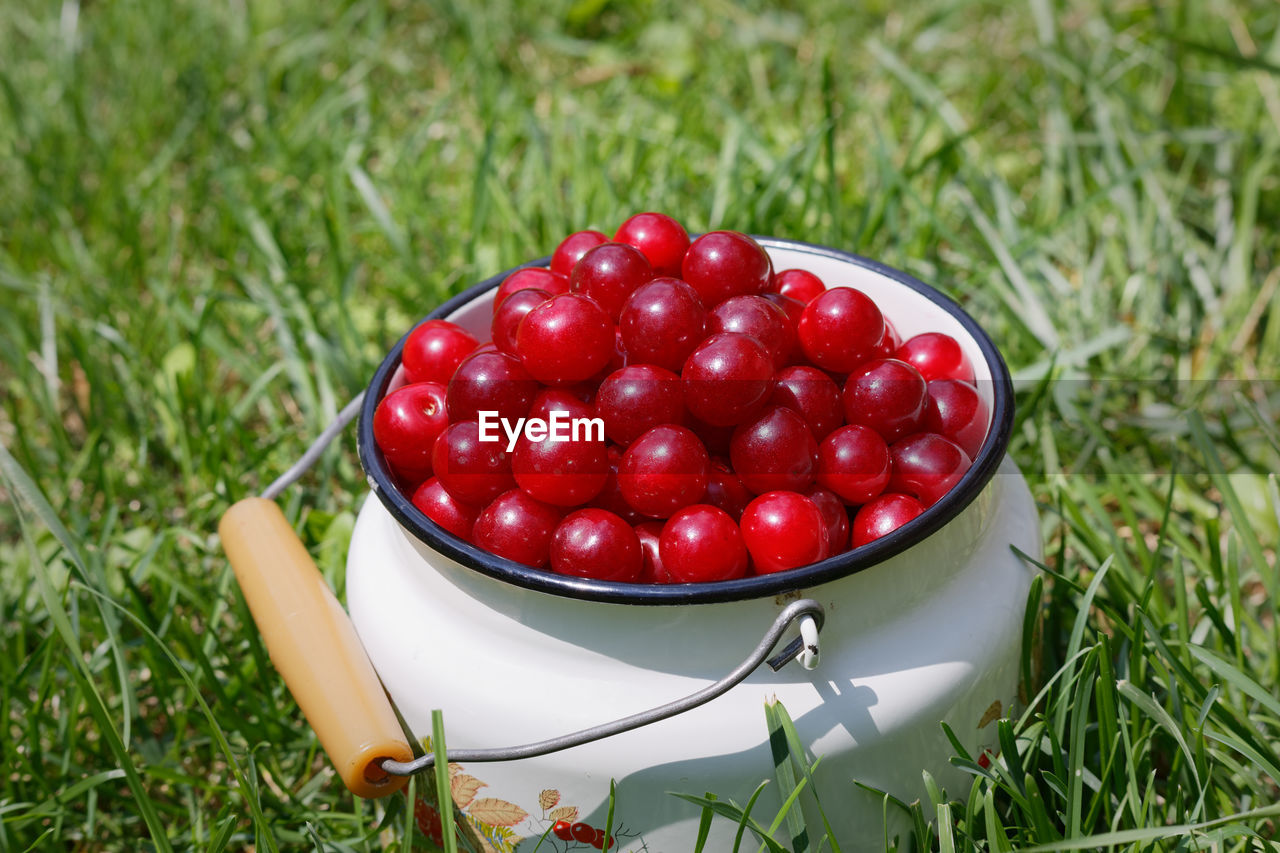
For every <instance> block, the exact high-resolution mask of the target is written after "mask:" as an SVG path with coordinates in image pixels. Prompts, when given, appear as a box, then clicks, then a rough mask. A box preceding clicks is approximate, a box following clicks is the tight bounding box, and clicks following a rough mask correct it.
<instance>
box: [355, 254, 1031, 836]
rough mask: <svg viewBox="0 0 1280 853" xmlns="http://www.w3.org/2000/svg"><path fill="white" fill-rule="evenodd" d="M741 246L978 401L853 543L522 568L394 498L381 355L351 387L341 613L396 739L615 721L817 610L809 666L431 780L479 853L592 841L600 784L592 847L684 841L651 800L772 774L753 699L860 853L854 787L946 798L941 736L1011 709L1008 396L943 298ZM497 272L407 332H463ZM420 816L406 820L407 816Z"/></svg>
mask: <svg viewBox="0 0 1280 853" xmlns="http://www.w3.org/2000/svg"><path fill="white" fill-rule="evenodd" d="M760 242H761V244H762V245H763V246H764V247H765V248H766V250H767V251H768V253H769V255H770V256H771V258H772V261H773V265H774V268H775V269H778V270H781V269H786V268H803V269H807V270H810V271H812V272H814V273H816V274H817V275H818V276H820V277H821V278H822V279H823V281H824V282H826V283H827V286H828V287H832V286H851V287H855V288H858V289H860V290H862V291H863V292H865V293H866V294H868V295H869V296H871V297H872V298H873V299H874V300H875V301H876V302H877V303H878V304H879V305H880V306H881V308H882V309H883V310H884V312H885V314H886V316H888V317H889V318H890V319H892V321H893V322H894V324H895V326H896V327H897V329H898V330H899V332H900V333H901V334H902V336H903V338H904V339H905V338H907V337H910V336H912V335H914V334H917V333H919V332H923V331H941V332H945V333H947V334H949V335H951V336H952V337H954V338H955V339H956V340H958V341H960V343H961V344H962V346H963V347H964V350H965V352H966V353H967V355H968V356H969V359H970V360H971V361H972V362H973V364H974V366H975V369H976V373H977V380H978V381H977V385H978V387H979V389H980V392H981V393H982V394H983V396H984V397H985V399H986V402H987V403H988V406H989V408H990V411H991V424H990V428H989V429H988V431H987V437H986V440H985V442H984V444H983V445H982V449H981V451H980V452H979V453H978V455H977V457H976V458H975V460H974V464H973V466H972V468H971V469H970V470H969V472H968V473H967V474H966V475H965V477H964V478H963V479H962V480H961V481H960V482H959V484H958V485H957V486H956V487H955V488H954V489H953V490H952V491H951V492H950V493H949V494H948V495H946V496H945V497H944V498H943V499H942V500H941V501H939V502H938V503H937V504H936V505H934V506H933V507H932V508H930V509H929V510H928V511H926V512H925V513H924V514H923V515H921V516H920V517H919V518H917V519H915V520H914V521H912V522H910V523H908V524H907V525H906V526H904V527H902V528H900V529H899V530H897V531H895V532H894V533H892V534H890V535H889V536H886V537H884V538H882V539H880V540H877V541H875V542H873V543H871V544H869V545H866V546H863V547H862V548H859V549H856V550H854V551H850V552H847V553H845V554H842V555H839V556H837V557H833V558H831V559H829V560H826V561H824V562H821V563H817V564H815V565H812V566H808V567H805V568H802V569H798V570H795V571H791V572H785V573H779V574H772V575H765V576H759V577H749V578H745V579H742V580H738V581H730V582H722V583H714V584H687V585H673V586H639V585H629V584H621V583H611V582H604V581H593V580H586V579H578V578H568V577H563V576H560V575H556V574H553V573H550V572H547V571H540V570H535V569H532V568H529V567H526V566H522V565H519V564H516V563H513V562H510V561H508V560H504V559H501V558H498V557H495V556H493V555H491V554H488V553H487V552H484V551H481V550H480V549H478V548H476V547H474V546H472V545H470V544H468V543H466V542H464V541H461V540H459V539H457V538H456V537H454V536H452V535H451V534H449V533H447V532H446V531H444V530H443V529H442V528H440V527H438V526H436V525H435V524H434V523H432V522H431V521H430V520H429V519H427V518H426V517H425V516H424V515H422V514H421V513H420V512H419V511H418V510H417V509H415V508H414V507H413V505H412V504H411V502H410V501H409V500H408V498H407V497H406V496H405V495H404V494H402V493H401V492H400V491H398V490H397V489H396V488H395V486H394V485H393V482H392V480H391V478H390V476H389V471H388V468H387V466H386V463H385V460H383V458H382V456H381V454H380V453H379V451H378V450H377V448H376V446H375V444H374V442H373V440H372V427H371V424H372V415H373V411H374V408H375V407H376V405H377V403H378V401H379V400H380V399H381V398H382V397H383V396H384V395H385V394H386V393H387V391H388V390H389V389H391V388H392V387H394V385H395V384H396V383H397V382H398V381H399V380H398V374H397V370H398V367H399V360H400V345H397V346H396V348H395V349H394V350H392V352H391V353H390V354H389V355H388V357H387V359H386V360H385V361H384V362H383V364H382V366H381V367H380V368H379V370H378V371H377V373H376V375H375V376H374V378H373V381H372V383H371V385H370V387H369V389H368V392H367V395H366V399H365V401H364V408H363V411H362V413H361V424H360V433H359V444H360V457H361V461H362V464H363V465H364V466H365V470H366V472H367V473H368V475H369V482H370V484H371V486H372V489H373V493H372V495H371V496H370V497H369V498H368V499H367V500H366V501H365V503H364V506H363V509H362V510H361V512H360V515H359V519H358V521H357V524H356V528H355V532H354V535H353V537H352V542H351V549H350V554H349V559H348V565H347V581H346V589H347V599H348V609H349V612H350V615H351V619H352V621H353V622H354V624H355V626H356V630H357V631H358V634H359V637H360V640H361V641H362V642H363V644H364V648H365V649H366V650H367V652H368V655H369V658H370V659H371V661H372V663H373V666H374V668H375V669H376V671H377V675H378V677H379V678H380V679H381V681H382V683H383V684H384V685H385V687H386V690H387V692H388V693H389V695H390V697H391V699H392V701H393V702H394V704H395V707H396V709H397V710H398V711H399V714H400V715H401V717H402V719H403V721H404V723H405V724H407V726H408V727H409V728H410V729H411V730H412V732H413V733H414V734H415V735H416V736H418V737H419V738H423V737H425V736H427V735H429V734H430V732H431V712H432V709H441V710H442V711H443V719H444V723H445V732H446V740H447V744H448V747H449V748H450V750H451V751H452V750H454V749H469V748H476V749H481V748H487V747H500V746H506V745H510V744H523V743H528V742H534V741H541V740H543V739H546V738H552V737H555V736H558V735H561V734H564V733H566V732H574V731H578V730H580V729H587V728H590V727H592V726H596V725H598V724H601V723H605V722H608V721H610V720H614V719H617V718H622V717H627V716H628V715H631V714H635V713H636V712H639V711H643V710H645V709H647V708H651V707H653V706H655V705H659V704H661V703H663V702H667V701H670V700H674V699H678V698H679V697H682V696H685V695H687V694H691V693H694V692H695V691H698V690H700V689H703V688H705V687H707V686H708V685H709V684H711V683H713V682H715V681H716V680H717V679H719V678H721V677H722V676H724V675H725V674H726V673H727V672H729V671H730V670H732V669H733V668H734V667H735V666H737V665H738V664H739V663H740V662H741V661H742V660H743V659H744V657H746V656H747V655H748V653H750V652H751V651H752V649H753V648H755V646H756V645H757V643H759V642H760V639H761V636H762V634H763V633H764V632H765V631H766V630H767V629H768V628H769V627H770V625H771V624H772V623H773V621H774V619H775V617H776V616H777V615H778V614H779V613H780V612H781V611H782V610H783V609H784V608H785V607H786V606H787V605H788V603H790V602H794V601H795V600H797V599H805V600H812V601H816V602H818V603H819V604H820V605H821V607H822V609H823V610H824V611H825V622H824V624H823V625H822V628H821V632H820V645H821V658H820V662H819V663H818V666H817V667H816V668H815V669H813V670H812V671H810V670H807V669H805V668H804V667H802V666H800V665H799V664H798V663H791V664H788V665H786V666H784V667H783V668H782V669H781V670H779V671H777V672H774V671H771V670H770V669H769V668H767V667H761V668H759V669H757V670H755V672H754V673H752V674H751V675H750V676H749V677H747V678H746V680H745V681H743V682H742V683H740V684H738V685H737V686H735V687H733V688H732V689H731V690H729V691H728V692H727V693H725V694H724V695H722V696H720V697H719V698H716V699H714V700H712V701H710V702H707V703H706V704H703V705H701V706H699V707H697V708H695V709H693V710H690V711H688V712H686V713H682V714H679V715H677V716H674V717H671V718H669V719H665V720H663V721H661V722H657V723H654V724H652V725H648V726H644V727H641V728H636V729H634V730H631V731H627V732H625V733H622V734H617V735H614V736H612V737H609V738H606V739H603V740H598V741H595V742H591V743H588V744H584V745H580V746H575V747H572V748H570V749H566V750H563V751H559V752H555V753H551V754H547V755H541V756H539V757H535V758H526V759H521V760H515V761H502V762H496V763H473V762H467V761H461V762H458V763H456V764H454V765H452V766H451V768H450V772H451V774H452V778H453V780H454V781H453V787H454V793H455V798H456V800H457V803H458V805H459V807H460V808H461V811H462V812H463V813H464V814H466V815H467V817H468V820H469V821H470V822H471V823H472V825H473V827H474V828H475V829H476V831H477V833H478V835H480V836H483V837H485V838H487V839H489V843H490V844H491V845H492V846H493V848H494V849H498V850H504V849H518V850H520V851H527V850H533V849H534V848H535V847H537V848H538V849H539V850H543V851H553V850H554V851H563V850H570V849H581V850H588V849H595V848H596V847H597V846H599V844H600V842H601V841H602V840H603V833H601V832H596V831H597V830H603V828H604V826H605V823H606V812H607V809H608V806H609V791H610V782H611V780H612V781H614V782H616V796H615V799H614V803H613V808H614V813H613V827H614V836H615V840H616V844H615V846H614V847H613V848H611V849H616V850H648V851H652V853H658V851H687V850H691V849H692V848H693V846H694V844H695V840H696V838H697V836H698V831H699V810H698V808H697V807H695V806H694V805H692V804H690V803H688V802H686V801H684V800H682V799H680V798H677V797H675V796H673V795H672V794H671V793H670V792H684V793H690V794H694V795H702V794H704V793H706V792H713V793H714V794H716V795H717V796H718V797H720V798H722V799H733V800H735V801H736V802H738V803H739V804H745V803H746V802H747V800H748V799H749V798H750V796H751V794H752V792H753V790H754V789H755V788H756V787H757V786H758V785H759V784H760V783H761V782H762V781H764V780H766V779H772V777H773V760H772V754H771V751H770V745H769V741H768V733H767V729H766V722H765V713H764V708H765V703H766V702H769V701H772V700H775V699H776V700H778V701H780V702H781V703H782V704H783V705H784V706H785V708H786V710H787V711H788V712H789V714H790V716H791V717H792V718H793V719H794V721H795V725H796V729H797V730H798V732H799V735H800V737H801V740H802V741H803V743H804V745H805V747H806V748H807V749H808V750H809V752H810V755H811V756H812V757H820V758H821V759H822V760H821V763H820V765H819V768H818V771H817V776H816V781H817V784H818V790H819V794H820V796H821V799H822V802H823V804H824V806H825V808H826V812H827V817H828V818H829V819H830V821H831V823H832V827H833V829H834V830H835V833H836V835H837V838H838V840H839V842H840V845H841V847H842V849H844V850H851V849H854V850H857V849H878V848H880V847H881V846H882V843H883V838H884V837H885V831H886V827H885V823H884V820H885V818H884V815H885V808H884V803H883V800H882V798H881V797H878V796H875V795H873V794H870V793H868V792H867V791H865V790H864V789H862V788H860V787H858V786H857V785H855V784H854V781H855V780H856V781H858V782H861V783H863V784H865V785H868V786H871V787H873V788H877V789H880V790H883V791H885V792H887V793H889V794H891V795H893V796H894V797H897V798H898V799H900V800H902V801H904V802H911V801H913V800H916V799H917V798H920V797H923V796H925V788H924V784H923V777H922V771H925V770H927V771H928V772H929V773H930V774H932V775H933V777H934V779H935V780H937V782H938V784H940V785H942V786H943V787H945V788H946V789H947V790H948V792H949V793H950V794H952V795H956V796H961V795H963V794H964V792H965V791H966V790H967V786H968V780H969V777H968V776H967V775H966V774H965V773H964V772H962V771H961V770H959V769H957V768H955V767H954V766H952V765H951V764H950V763H949V761H948V759H949V756H951V755H952V754H953V750H952V747H951V745H950V743H949V742H948V739H947V737H946V735H945V733H944V730H943V727H942V724H943V723H946V724H947V725H949V726H950V728H951V729H952V730H953V731H954V733H955V735H956V736H957V737H958V738H959V740H960V742H961V743H962V744H963V745H964V746H965V748H966V749H968V750H969V752H970V753H971V754H972V755H975V756H977V755H980V754H982V753H983V751H984V750H986V749H994V748H995V747H996V734H995V731H996V726H995V725H994V722H993V721H994V719H995V718H996V717H998V716H1001V715H1002V712H1005V711H1006V710H1007V709H1008V708H1010V706H1013V705H1014V704H1015V703H1016V701H1017V687H1018V676H1019V652H1020V638H1021V634H1022V626H1023V621H1024V616H1025V609H1026V604H1027V593H1028V589H1029V586H1030V583H1031V580H1032V570H1031V569H1030V568H1029V567H1028V564H1027V563H1026V562H1024V561H1023V560H1022V559H1021V558H1020V557H1019V556H1018V555H1017V554H1016V553H1015V549H1017V550H1019V551H1022V552H1024V553H1026V554H1029V555H1032V556H1038V555H1039V553H1040V537H1039V528H1038V521H1037V516H1036V511H1035V505H1034V502H1033V500H1032V498H1031V495H1030V493H1029V491H1028V489H1027V486H1026V483H1025V481H1024V480H1023V478H1022V476H1021V474H1020V473H1019V472H1018V470H1017V468H1016V467H1015V465H1014V464H1013V462H1012V461H1011V460H1009V459H1008V458H1006V448H1007V445H1008V441H1009V432H1010V429H1011V425H1012V421H1013V394H1012V387H1011V384H1010V380H1009V375H1008V371H1007V369H1006V368H1005V365H1004V362H1003V360H1002V359H1001V357H1000V354H999V352H998V350H997V349H996V347H995V345H994V344H993V343H992V341H991V340H990V339H989V338H988V336H987V335H986V334H985V333H984V332H983V330H982V329H981V328H980V327H979V325H978V324H977V323H976V322H975V321H974V320H973V319H972V318H971V317H969V316H968V315H967V314H966V313H965V312H964V311H963V310H962V309H961V308H960V307H959V306H958V305H957V304H956V303H955V302H953V301H952V300H951V299H949V298H947V297H946V296H944V295H943V294H941V293H939V292H938V291H937V290H935V289H933V288H931V287H929V286H927V285H925V284H923V283H921V282H919V281H917V280H916V279H914V278H912V277H910V276H908V275H906V274H904V273H902V272H899V271H897V270H894V269H891V268H888V267H886V266H884V265H882V264H879V263H876V262H873V261H870V260H867V259H865V258H861V257H858V256H855V255H851V254H848V253H845V252H841V251H837V250H834V249H829V248H824V247H819V246H813V245H808V244H804V243H798V242H794V241H787V240H778V239H769V238H760ZM508 272H510V271H508ZM506 274H507V273H503V274H501V275H498V276H495V277H494V278H492V279H489V280H488V281H485V282H483V283H481V284H479V285H476V286H475V287H473V288H471V289H470V290H468V291H466V292H465V293H463V294H461V295H460V296H458V297H456V298H454V299H451V300H450V301H449V302H447V303H445V304H444V305H442V306H441V307H440V308H439V309H437V310H436V311H434V312H432V314H431V315H430V318H444V319H447V320H451V321H453V322H456V323H458V324H460V325H462V326H463V327H465V328H467V329H468V330H470V331H471V332H472V333H473V334H475V335H476V336H477V337H478V338H480V339H481V340H485V339H487V338H488V333H489V321H490V316H491V302H492V297H493V293H494V290H495V289H496V287H497V286H498V284H499V283H500V282H501V281H502V279H503V278H504V277H505V275H506ZM401 344H403V341H402V342H401ZM796 630H797V629H796V628H795V627H792V628H791V629H790V633H791V634H793V635H794V634H795V632H796ZM776 787H777V786H776V784H772V783H771V784H770V785H769V786H768V787H767V789H766V792H765V794H764V795H763V796H762V797H761V799H760V801H759V802H758V803H757V804H756V806H755V811H754V815H755V816H756V817H757V818H758V819H760V820H761V821H762V822H763V823H765V824H766V825H767V823H768V822H769V820H770V819H772V817H773V815H774V814H775V813H776V811H777V809H778V807H779V805H780V804H779V802H778V800H777V798H776V794H775V793H774V790H776ZM888 811H889V816H890V825H889V827H888V832H889V834H890V836H891V837H892V835H894V834H900V835H901V834H904V833H905V831H906V823H905V822H903V821H902V820H901V817H900V816H899V815H898V814H897V810H896V809H894V808H893V807H890V808H889V810H888ZM419 816H420V818H423V819H424V820H425V821H426V822H427V823H430V818H431V811H430V809H429V808H427V810H426V811H425V812H424V811H423V807H421V806H420V807H419ZM557 821H563V823H561V824H560V825H559V826H558V828H556V824H557ZM810 825H811V826H819V825H820V824H819V823H817V822H813V823H811V824H810ZM735 831H736V826H734V825H733V824H731V823H730V822H729V821H727V820H724V819H721V818H717V819H716V820H715V821H713V822H712V825H711V837H710V840H709V841H708V843H707V845H706V847H705V849H706V850H710V851H719V850H728V849H730V848H731V846H732V839H733V835H734V833H735ZM592 833H595V834H594V835H593V834H592ZM566 835H567V836H568V837H567V838H565V837H562V836H566ZM780 835H781V833H780ZM518 839H524V840H523V841H519V840H518ZM780 840H783V841H784V843H785V839H780ZM539 844H541V846H540V847H539V846H538V845H539ZM749 846H756V845H755V844H754V843H751V844H750V845H749Z"/></svg>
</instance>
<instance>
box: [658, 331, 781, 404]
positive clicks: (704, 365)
mask: <svg viewBox="0 0 1280 853" xmlns="http://www.w3.org/2000/svg"><path fill="white" fill-rule="evenodd" d="M680 378H681V379H682V380H683V381H684V404H685V405H686V406H687V407H688V408H689V411H690V412H691V413H692V414H693V415H694V416H695V417H697V418H699V419H701V420H703V421H706V422H707V423H709V424H711V425H712V426H730V425H732V424H737V423H741V422H742V421H743V420H744V419H745V418H747V417H748V416H749V415H751V414H752V413H753V412H755V411H756V410H757V409H759V408H760V406H761V405H762V404H764V402H765V401H766V400H767V399H768V397H769V392H770V391H772V390H773V359H772V358H771V357H770V356H769V353H767V352H766V351H765V349H764V346H763V345H762V344H761V343H760V342H759V341H757V340H756V339H755V338H753V337H750V336H748V335H740V334H737V333H736V332H721V333H719V334H717V335H712V336H710V337H709V338H707V339H706V340H705V341H703V342H702V343H700V344H698V347H697V349H695V350H694V351H693V352H691V353H690V354H689V357H688V358H687V359H686V360H685V363H684V367H683V369H682V370H681V371H680Z"/></svg>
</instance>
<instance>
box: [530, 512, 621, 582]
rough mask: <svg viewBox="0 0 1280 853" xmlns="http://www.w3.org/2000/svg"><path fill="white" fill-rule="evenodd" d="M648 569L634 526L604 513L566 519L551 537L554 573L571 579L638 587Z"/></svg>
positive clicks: (579, 513)
mask: <svg viewBox="0 0 1280 853" xmlns="http://www.w3.org/2000/svg"><path fill="white" fill-rule="evenodd" d="M643 568H644V554H643V552H642V551H641V550H640V539H639V537H637V536H636V533H635V531H634V530H632V529H631V525H630V524H627V523H626V522H625V521H623V520H622V519H621V518H619V517H618V516H616V515H614V514H613V513H611V512H609V511H607V510H603V509H594V508H587V509H580V510H577V511H575V512H572V513H570V514H569V515H567V516H565V518H564V520H563V521H561V522H560V526H559V527H557V528H556V531H555V533H554V534H552V537H551V570H552V571H554V572H556V573H557V574H561V575H569V576H571V577H580V578H595V579H597V580H605V581H621V582H623V583H634V582H635V581H637V580H639V579H640V573H641V571H642V569H643Z"/></svg>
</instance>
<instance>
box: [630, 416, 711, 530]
mask: <svg viewBox="0 0 1280 853" xmlns="http://www.w3.org/2000/svg"><path fill="white" fill-rule="evenodd" d="M710 466H711V459H710V457H709V456H707V449H706V447H704V446H703V444H702V442H701V440H699V439H698V437H697V436H696V435H694V434H693V432H692V431H690V430H689V429H686V428H685V427H682V426H675V425H672V424H664V425H662V426H656V427H654V428H653V429H651V430H648V431H647V432H645V433H644V434H643V435H641V436H640V437H639V438H637V439H636V440H635V441H633V442H631V445H630V446H629V447H628V448H627V450H626V452H625V453H623V454H622V461H621V462H619V463H618V489H619V490H620V491H621V492H622V497H623V498H624V499H625V500H626V502H627V503H628V504H630V505H631V507H632V508H633V509H634V510H635V511H636V512H639V513H643V514H644V515H648V516H651V517H653V518H667V517H668V516H670V515H671V514H672V513H674V512H675V511H677V510H679V509H680V508H682V507H686V506H689V505H690V504H693V503H697V502H698V501H700V500H702V496H703V495H704V494H705V493H706V491H707V473H708V470H709V468H710Z"/></svg>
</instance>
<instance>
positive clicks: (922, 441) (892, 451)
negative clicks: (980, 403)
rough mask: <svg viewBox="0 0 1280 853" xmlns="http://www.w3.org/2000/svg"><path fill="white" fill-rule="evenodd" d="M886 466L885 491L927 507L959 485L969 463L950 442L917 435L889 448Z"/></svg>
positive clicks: (936, 436) (931, 433)
mask: <svg viewBox="0 0 1280 853" xmlns="http://www.w3.org/2000/svg"><path fill="white" fill-rule="evenodd" d="M889 464H890V470H891V472H892V473H891V474H890V475H889V485H888V487H887V488H888V490H889V491H891V492H902V493H903V494H907V495H912V496H913V497H915V498H917V499H918V500H919V501H920V503H922V504H924V505H925V506H926V507H930V506H933V505H934V504H935V503H937V502H938V501H939V500H940V499H941V498H942V496H943V495H945V494H946V493H947V492H949V491H951V488H952V487H953V486H954V485H955V484H956V483H958V482H960V478H961V477H963V476H964V475H965V472H966V471H968V470H969V467H970V465H971V464H972V462H971V461H970V459H969V456H968V454H966V453H965V452H964V451H963V450H961V449H960V445H958V444H956V443H955V442H954V441H952V440H951V439H948V438H943V437H942V436H940V435H938V434H937V433H933V432H919V433H916V434H915V435H910V436H907V437H906V438H904V439H901V440H899V441H897V442H894V443H893V444H891V445H889Z"/></svg>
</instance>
